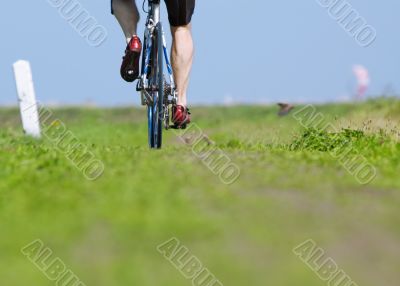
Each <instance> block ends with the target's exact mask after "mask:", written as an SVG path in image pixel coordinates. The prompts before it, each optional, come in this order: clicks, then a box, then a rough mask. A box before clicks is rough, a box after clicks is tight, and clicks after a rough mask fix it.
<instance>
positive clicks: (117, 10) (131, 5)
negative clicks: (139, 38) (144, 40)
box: [113, 0, 140, 42]
mask: <svg viewBox="0 0 400 286" xmlns="http://www.w3.org/2000/svg"><path fill="white" fill-rule="evenodd" d="M113 10H114V15H115V17H116V18H117V20H118V22H119V24H120V25H121V28H122V31H123V32H124V34H125V37H126V40H127V42H129V41H130V39H131V38H132V37H133V36H135V35H136V34H137V24H138V22H139V18H140V14H139V11H138V8H137V6H136V2H135V0H113Z"/></svg>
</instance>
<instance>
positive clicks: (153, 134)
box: [147, 23, 165, 149]
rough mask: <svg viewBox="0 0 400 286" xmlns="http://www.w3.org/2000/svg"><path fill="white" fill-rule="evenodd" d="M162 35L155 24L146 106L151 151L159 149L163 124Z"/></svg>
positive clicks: (160, 28) (160, 29) (159, 25)
mask: <svg viewBox="0 0 400 286" xmlns="http://www.w3.org/2000/svg"><path fill="white" fill-rule="evenodd" d="M162 37H163V34H162V25H161V23H158V24H157V27H156V29H155V32H154V38H153V51H152V61H151V62H152V63H151V73H152V77H151V86H152V98H153V102H152V103H151V104H149V105H148V107H147V108H148V109H147V116H148V126H149V127H148V129H149V146H150V148H152V149H161V147H162V139H163V136H162V132H163V122H164V114H165V111H164V85H165V83H164V53H163V49H164V46H163V38H162ZM153 87H155V88H153Z"/></svg>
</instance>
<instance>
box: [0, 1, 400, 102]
mask: <svg viewBox="0 0 400 286" xmlns="http://www.w3.org/2000/svg"><path fill="white" fill-rule="evenodd" d="M78 1H79V2H80V3H81V4H82V5H83V7H84V8H86V10H87V11H89V12H90V14H91V15H93V16H94V17H95V18H96V20H97V21H98V23H99V24H101V25H102V26H104V27H105V28H106V30H107V32H108V37H107V39H106V41H105V42H104V43H103V44H102V45H101V46H99V47H92V46H90V45H88V44H87V42H86V40H85V39H84V38H82V37H80V35H79V34H78V33H77V32H76V31H75V30H74V29H73V28H72V27H71V26H70V25H69V24H68V22H67V21H66V20H65V19H63V18H62V17H61V16H60V15H59V13H58V10H57V9H56V8H54V7H52V6H51V5H50V4H49V2H48V0H39V1H37V0H36V1H23V4H22V3H21V2H20V1H5V3H2V11H3V13H2V16H1V17H0V29H1V36H2V41H1V42H2V44H1V46H2V48H1V53H0V78H1V84H0V104H3V105H4V104H7V105H9V104H16V91H15V83H14V78H13V73H12V64H13V63H14V62H15V61H16V60H18V59H26V60H29V61H30V62H31V64H32V68H33V77H34V83H35V88H36V94H37V98H38V99H39V100H40V101H41V102H44V103H48V104H50V103H51V104H55V103H57V104H61V103H63V104H81V103H86V102H89V101H90V102H95V103H96V104H98V105H110V106H113V105H125V104H138V103H139V100H138V96H137V94H136V92H135V87H134V85H130V84H127V83H124V82H123V81H122V80H121V79H120V77H119V66H120V63H121V57H122V54H123V50H124V48H125V44H124V38H123V35H122V32H121V31H120V28H119V26H118V24H117V22H116V21H115V19H114V17H112V16H111V15H110V13H109V6H110V3H109V1H108V0H104V1H89V0H78ZM138 1H139V2H140V3H139V2H138V4H139V5H141V2H142V1H141V0H138ZM349 3H350V4H351V5H352V6H353V7H354V8H355V9H356V10H357V11H358V12H359V13H360V15H361V16H363V17H364V18H365V19H366V20H367V22H368V24H369V25H371V26H373V27H374V28H375V29H376V31H377V39H376V41H375V42H374V43H373V44H372V45H371V46H369V47H367V48H363V47H360V46H359V45H358V44H357V43H356V41H355V40H354V38H352V37H351V36H349V35H348V33H347V32H346V31H345V30H343V28H342V27H341V26H340V25H339V24H338V23H337V22H336V21H335V20H334V19H332V18H331V17H330V16H329V14H328V11H327V10H326V9H324V8H323V7H321V6H320V5H319V4H318V3H317V1H316V0H309V1H297V0H291V1H265V0H252V1H244V0H242V1H239V0H235V1H228V0H200V1H197V8H196V14H195V16H194V18H193V24H194V37H195V42H196V59H195V65H194V69H193V73H192V82H191V87H190V94H189V98H190V102H191V103H193V104H214V103H218V104H220V103H224V102H231V101H233V102H238V103H272V102H277V101H292V102H320V101H333V100H344V99H346V98H347V97H348V96H349V95H351V93H352V91H353V90H354V89H355V80H354V76H353V74H352V67H353V65H354V64H362V65H364V66H366V67H367V68H368V69H369V71H370V74H371V87H370V89H369V92H368V93H369V94H370V95H378V94H382V93H383V92H384V90H385V89H388V87H389V86H390V88H389V89H391V90H395V91H398V90H399V89H400V77H399V76H400V56H399V51H400V38H399V32H398V27H400V17H399V16H398V11H399V10H400V2H399V1H396V0H383V1H361V0H350V1H349ZM164 12H165V10H164ZM143 21H144V16H143V17H142V22H141V25H140V27H142V25H143ZM164 22H165V24H167V21H166V20H165V17H164ZM141 34H142V29H140V35H141Z"/></svg>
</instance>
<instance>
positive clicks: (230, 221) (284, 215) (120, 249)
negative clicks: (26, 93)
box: [0, 99, 400, 286]
mask: <svg viewBox="0 0 400 286" xmlns="http://www.w3.org/2000/svg"><path fill="white" fill-rule="evenodd" d="M300 108H301V107H297V109H296V110H297V111H298V110H300ZM296 110H295V111H296ZM316 110H317V112H320V113H321V115H322V116H323V120H324V121H325V122H328V123H332V124H333V125H334V126H335V127H336V128H337V129H336V130H335V131H333V130H321V129H319V128H318V127H317V126H310V127H311V128H308V129H306V128H305V127H304V126H302V124H300V122H299V121H298V120H296V119H295V118H294V117H293V116H287V117H282V118H280V117H278V116H277V108H275V107H262V106H259V107H251V106H237V107H226V108H225V107H218V108H217V107H216V108H208V107H198V108H193V115H194V120H195V122H196V124H197V125H198V126H199V127H200V128H201V129H202V130H203V132H204V134H206V135H207V136H208V137H209V138H210V142H209V143H210V144H211V145H210V146H208V147H207V148H219V149H220V150H222V151H223V152H224V153H225V154H227V155H228V156H229V158H230V159H231V160H232V162H234V163H235V164H236V165H237V166H238V167H239V168H240V176H239V178H238V179H237V180H236V181H235V182H234V183H233V184H231V185H225V184H223V183H222V181H221V180H220V178H219V177H218V176H216V175H214V174H213V173H212V172H211V171H210V170H209V169H208V168H207V166H205V164H204V163H203V162H202V160H201V159H200V158H199V157H198V156H196V154H194V153H193V150H192V149H193V148H191V146H190V145H188V144H185V143H184V142H183V141H182V140H181V136H180V135H179V134H176V133H175V132H173V131H171V132H169V133H168V134H167V135H166V138H165V148H164V149H163V150H162V151H150V150H148V148H147V145H146V140H147V137H146V136H147V134H146V132H147V131H146V119H145V112H144V111H143V110H142V109H128V108H126V109H83V108H68V109H56V110H53V112H54V116H55V117H56V118H59V119H60V121H61V122H63V123H64V124H65V126H66V128H67V129H68V130H70V131H71V132H72V133H73V134H74V136H76V138H78V139H79V141H80V142H81V143H82V144H84V145H85V146H88V147H89V149H90V150H91V151H92V152H93V153H94V154H95V156H96V158H99V159H100V160H101V161H102V162H103V163H104V166H105V170H104V173H103V175H102V176H101V177H99V178H98V179H97V180H95V181H89V180H87V179H86V178H85V177H84V176H83V174H82V172H81V171H79V170H78V169H77V168H76V167H75V166H74V165H73V164H72V162H71V161H69V160H68V159H67V157H66V156H65V154H63V153H62V152H60V151H59V150H58V149H57V148H56V147H55V145H54V142H53V141H51V140H49V139H46V138H44V139H42V140H39V141H36V140H33V139H30V138H25V137H23V136H22V132H21V128H20V125H21V124H20V120H19V114H18V111H17V110H16V109H5V108H3V109H1V110H0V122H1V130H0V223H1V228H0V229H1V232H0V277H1V282H0V284H1V285H7V286H21V285H55V281H50V280H48V279H47V278H46V276H45V275H44V274H43V273H41V272H40V271H39V270H38V269H37V268H36V267H35V265H34V264H32V263H31V262H30V261H29V260H28V259H27V258H26V257H25V256H24V255H23V254H22V253H21V248H22V247H23V246H25V245H27V244H28V243H30V242H32V241H33V240H35V239H40V240H42V241H43V243H44V244H45V245H46V246H47V247H49V248H50V249H51V250H52V251H53V255H54V256H55V257H59V258H60V259H62V261H63V262H64V263H65V264H66V266H67V267H68V268H69V269H71V270H72V271H73V272H74V273H75V274H76V275H77V276H78V277H79V278H80V279H81V280H82V281H83V282H84V284H85V285H87V286H90V285H96V286H102V285H104V286H110V285H141V286H145V285H146V286H147V285H149V286H154V285H166V286H180V285H182V286H184V285H191V281H189V280H187V279H185V277H183V276H182V275H181V273H180V272H179V271H178V270H176V269H175V268H174V266H173V265H172V264H171V263H170V262H169V261H167V260H166V259H165V258H164V257H163V256H162V255H161V254H160V253H158V251H157V249H156V247H157V245H159V244H161V243H163V242H165V241H167V240H168V239H170V238H171V237H176V238H178V239H179V240H180V241H181V243H182V244H183V245H185V246H186V247H187V248H188V249H189V250H190V253H192V254H193V255H195V256H197V257H198V258H199V260H200V261H201V262H202V264H203V265H204V266H205V267H207V268H208V269H209V270H210V271H211V272H212V273H213V274H214V275H215V276H216V277H217V278H218V279H219V280H220V281H221V282H222V283H223V285H231V286H233V285H238V286H241V285H254V286H255V285H260V286H261V285H277V286H281V285H285V286H286V285H287V286H292V285H301V286H314V285H315V286H317V285H327V282H324V281H322V280H320V279H319V278H318V276H317V275H316V274H315V273H314V272H313V271H312V270H311V269H310V268H309V267H308V266H307V265H306V264H305V263H303V262H302V261H301V260H300V259H299V258H298V257H296V255H294V254H293V252H292V249H293V248H294V247H295V246H297V245H299V244H300V243H302V242H303V241H305V240H307V239H313V240H314V241H315V242H316V243H317V244H318V246H320V247H321V248H323V249H324V250H325V251H326V255H327V256H328V257H331V258H333V259H334V260H335V262H336V263H337V265H338V267H340V268H341V269H343V270H344V271H345V272H346V273H347V274H348V275H349V276H350V277H351V279H353V280H354V282H355V283H357V285H360V286H361V285H363V286H369V285H371V286H375V285H385V286H396V285H399V281H400V271H399V266H400V209H399V206H400V178H399V176H400V143H399V138H400V135H399V132H400V130H399V123H400V102H399V101H397V100H395V99H378V100H373V101H368V102H365V103H360V104H357V105H352V104H335V105H333V104H332V105H322V106H317V107H316ZM332 132H335V133H336V134H332ZM211 141H213V142H215V145H214V144H213V143H212V142H211ZM348 144H351V146H352V148H351V150H350V153H349V156H356V155H357V156H362V157H363V158H365V160H367V162H368V164H371V166H374V168H376V171H377V173H376V177H375V178H374V179H373V180H372V181H371V182H370V183H369V184H365V185H362V184H360V183H359V182H358V181H357V179H356V178H355V177H354V175H352V174H351V172H348V171H347V170H346V168H345V167H344V166H343V164H341V163H340V162H339V161H338V160H337V159H335V158H334V157H333V156H332V152H338V151H340V150H339V149H340V148H345V146H348ZM66 285H67V284H66ZM68 286H70V285H68ZM199 286H206V285H205V284H204V285H199ZM338 286H344V284H343V285H342V284H340V285H338Z"/></svg>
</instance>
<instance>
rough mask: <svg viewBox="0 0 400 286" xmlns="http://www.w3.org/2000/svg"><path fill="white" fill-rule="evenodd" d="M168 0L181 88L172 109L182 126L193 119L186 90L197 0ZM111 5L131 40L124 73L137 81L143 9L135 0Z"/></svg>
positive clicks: (119, 0)
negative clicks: (140, 25) (141, 12)
mask: <svg viewBox="0 0 400 286" xmlns="http://www.w3.org/2000/svg"><path fill="white" fill-rule="evenodd" d="M164 1H165V4H166V6H167V10H168V19H169V23H170V25H171V33H172V38H173V41H172V49H171V64H172V69H173V72H174V77H175V82H176V86H177V89H178V102H177V105H176V106H174V107H173V109H172V118H173V121H174V123H175V124H176V125H179V126H180V125H183V124H188V123H190V113H189V110H188V108H187V99H186V93H187V89H188V85H189V76H190V71H191V68H192V63H193V56H194V45H193V39H192V31H191V28H192V27H191V19H192V16H193V13H194V9H195V0H164ZM111 7H112V13H113V14H114V15H115V17H116V18H117V20H118V22H119V24H120V25H121V28H122V31H123V32H124V34H125V37H126V42H127V47H126V50H125V56H124V57H123V61H122V65H121V76H122V78H123V79H124V80H125V81H127V82H133V81H135V80H136V79H137V77H138V76H139V59H140V53H141V50H142V43H141V41H140V39H139V37H138V36H137V24H138V22H139V18H140V15H139V11H138V8H137V6H136V3H135V0H111Z"/></svg>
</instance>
